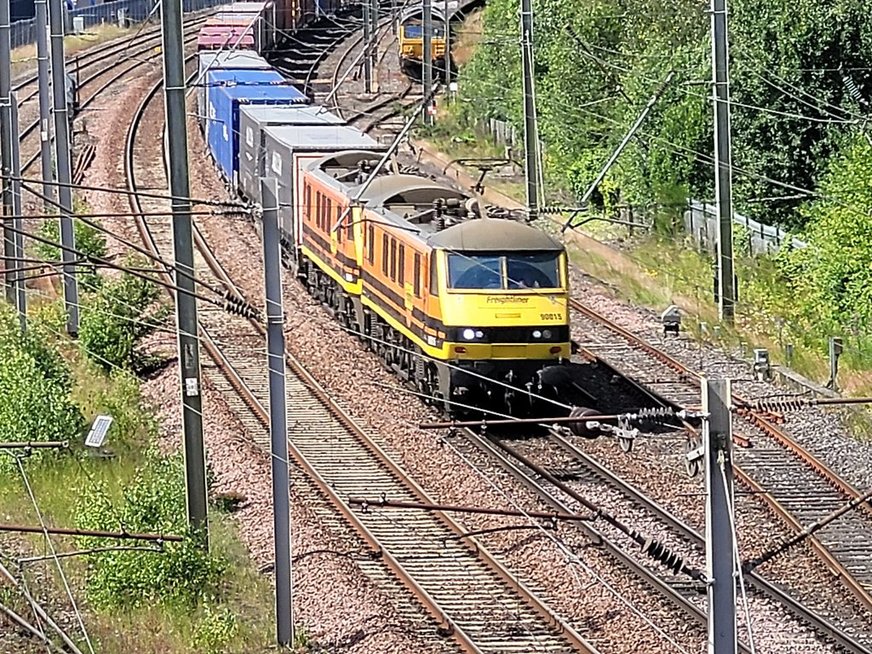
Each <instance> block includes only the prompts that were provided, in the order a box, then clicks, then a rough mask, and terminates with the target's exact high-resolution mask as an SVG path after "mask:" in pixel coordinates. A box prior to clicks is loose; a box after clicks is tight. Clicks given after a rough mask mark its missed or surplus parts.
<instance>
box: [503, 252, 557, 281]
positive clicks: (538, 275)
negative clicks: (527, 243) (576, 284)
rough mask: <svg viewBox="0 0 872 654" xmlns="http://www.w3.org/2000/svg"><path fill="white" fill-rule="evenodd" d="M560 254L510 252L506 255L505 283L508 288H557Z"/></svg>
mask: <svg viewBox="0 0 872 654" xmlns="http://www.w3.org/2000/svg"><path fill="white" fill-rule="evenodd" d="M559 261H560V255H559V254H555V253H552V252H543V253H540V254H512V255H509V256H507V257H506V283H507V286H508V288H510V289H513V290H514V289H521V288H559V287H560V266H559Z"/></svg>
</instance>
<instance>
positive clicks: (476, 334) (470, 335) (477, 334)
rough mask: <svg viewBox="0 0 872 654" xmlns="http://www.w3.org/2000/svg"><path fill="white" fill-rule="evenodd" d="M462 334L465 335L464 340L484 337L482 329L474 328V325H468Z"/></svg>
mask: <svg viewBox="0 0 872 654" xmlns="http://www.w3.org/2000/svg"><path fill="white" fill-rule="evenodd" d="M460 335H461V336H462V337H463V340H464V341H474V340H475V339H477V338H484V332H483V331H481V330H480V329H473V328H472V327H467V328H466V329H464V330H463V331H462V332H460Z"/></svg>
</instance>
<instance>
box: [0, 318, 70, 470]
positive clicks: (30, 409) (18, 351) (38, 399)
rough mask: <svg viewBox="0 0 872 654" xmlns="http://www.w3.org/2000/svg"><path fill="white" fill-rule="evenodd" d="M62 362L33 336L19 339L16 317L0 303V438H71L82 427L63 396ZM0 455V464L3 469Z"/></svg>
mask: <svg viewBox="0 0 872 654" xmlns="http://www.w3.org/2000/svg"><path fill="white" fill-rule="evenodd" d="M69 375H70V373H69V369H68V368H67V367H66V364H65V363H64V361H63V360H62V359H61V358H60V356H59V355H58V354H57V352H56V351H54V350H53V349H52V348H51V347H50V346H49V345H47V344H46V342H45V341H44V340H42V339H41V338H39V336H38V335H37V334H34V333H30V332H28V333H27V334H24V335H22V334H21V332H20V328H19V323H18V316H17V315H16V314H15V313H14V312H13V311H12V309H11V308H10V307H9V306H8V305H6V304H5V303H4V304H0V398H2V399H0V440H3V441H48V440H67V439H72V438H75V437H76V436H77V435H78V434H79V433H80V432H81V430H82V428H83V426H84V420H83V418H82V415H81V414H80V413H79V411H78V410H77V409H76V407H75V406H73V404H72V401H71V400H70V396H69V385H70V381H69V380H70V376H69ZM8 461H9V458H8V457H0V466H5V465H8Z"/></svg>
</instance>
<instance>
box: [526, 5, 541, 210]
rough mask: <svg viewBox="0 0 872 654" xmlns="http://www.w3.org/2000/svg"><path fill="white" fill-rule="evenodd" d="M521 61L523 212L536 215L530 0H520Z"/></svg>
mask: <svg viewBox="0 0 872 654" xmlns="http://www.w3.org/2000/svg"><path fill="white" fill-rule="evenodd" d="M521 64H522V67H523V77H524V174H525V175H526V178H527V216H528V220H531V221H532V220H535V219H536V218H537V217H538V215H539V177H540V175H539V130H538V129H537V126H536V96H535V91H534V88H533V0H521Z"/></svg>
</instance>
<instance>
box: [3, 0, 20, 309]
mask: <svg viewBox="0 0 872 654" xmlns="http://www.w3.org/2000/svg"><path fill="white" fill-rule="evenodd" d="M9 20H10V9H9V0H0V171H2V173H3V180H2V189H0V194H2V203H3V256H4V257H5V261H6V275H5V285H6V299H7V300H8V301H9V303H10V304H13V305H14V304H15V281H14V280H15V276H16V274H17V273H16V272H15V268H16V267H17V265H16V262H15V232H14V231H12V229H10V228H12V227H13V220H12V216H14V215H15V211H14V209H13V207H12V97H11V94H12V42H11V36H10V27H9Z"/></svg>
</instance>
